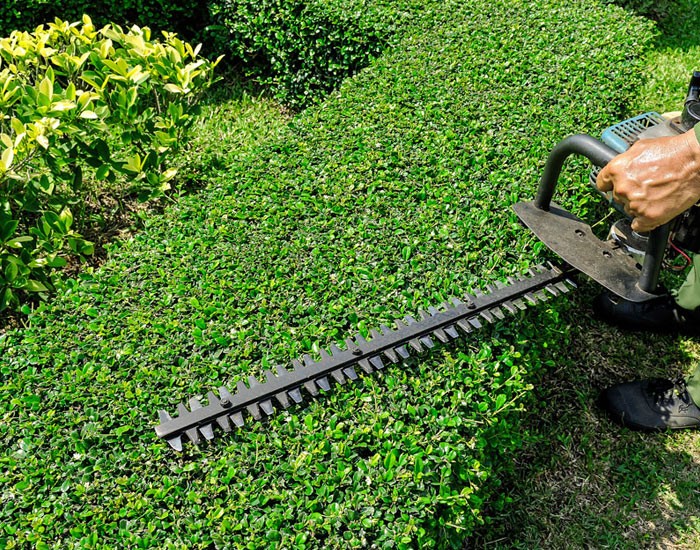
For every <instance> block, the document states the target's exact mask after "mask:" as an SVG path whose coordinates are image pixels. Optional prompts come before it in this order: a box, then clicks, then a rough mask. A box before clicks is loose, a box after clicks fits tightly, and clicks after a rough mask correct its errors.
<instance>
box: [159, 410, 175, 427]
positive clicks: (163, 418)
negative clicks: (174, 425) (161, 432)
mask: <svg viewBox="0 0 700 550" xmlns="http://www.w3.org/2000/svg"><path fill="white" fill-rule="evenodd" d="M172 419H173V417H172V416H170V415H169V414H168V411H164V410H163V409H158V420H160V423H161V424H165V423H166V422H170V421H171V420H172Z"/></svg>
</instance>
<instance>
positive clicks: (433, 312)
mask: <svg viewBox="0 0 700 550" xmlns="http://www.w3.org/2000/svg"><path fill="white" fill-rule="evenodd" d="M428 313H430V315H437V314H438V313H440V310H439V309H438V308H436V307H433V306H430V307H429V308H428Z"/></svg>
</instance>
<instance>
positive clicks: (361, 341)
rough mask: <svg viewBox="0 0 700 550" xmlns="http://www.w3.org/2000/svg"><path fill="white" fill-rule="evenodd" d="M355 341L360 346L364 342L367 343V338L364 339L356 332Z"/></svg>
mask: <svg viewBox="0 0 700 550" xmlns="http://www.w3.org/2000/svg"><path fill="white" fill-rule="evenodd" d="M355 343H356V344H357V345H358V346H359V347H362V344H366V343H367V340H365V337H364V336H362V334H361V333H359V332H358V333H357V334H356V335H355Z"/></svg>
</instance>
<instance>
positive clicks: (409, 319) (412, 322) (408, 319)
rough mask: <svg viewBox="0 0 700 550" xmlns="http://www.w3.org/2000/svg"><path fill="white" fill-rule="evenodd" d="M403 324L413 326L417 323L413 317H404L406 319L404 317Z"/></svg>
mask: <svg viewBox="0 0 700 550" xmlns="http://www.w3.org/2000/svg"><path fill="white" fill-rule="evenodd" d="M404 322H405V323H406V324H407V325H415V324H416V323H417V322H418V321H416V320H415V319H414V318H413V317H411V316H410V315H406V317H404Z"/></svg>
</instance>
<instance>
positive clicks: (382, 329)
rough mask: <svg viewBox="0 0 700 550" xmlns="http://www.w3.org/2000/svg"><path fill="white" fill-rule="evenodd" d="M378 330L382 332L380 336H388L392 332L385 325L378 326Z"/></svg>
mask: <svg viewBox="0 0 700 550" xmlns="http://www.w3.org/2000/svg"><path fill="white" fill-rule="evenodd" d="M379 329H380V330H381V331H382V334H389V333H391V332H394V331H393V330H392V329H390V328H389V327H388V326H386V325H379Z"/></svg>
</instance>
